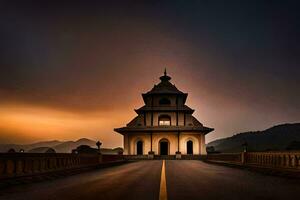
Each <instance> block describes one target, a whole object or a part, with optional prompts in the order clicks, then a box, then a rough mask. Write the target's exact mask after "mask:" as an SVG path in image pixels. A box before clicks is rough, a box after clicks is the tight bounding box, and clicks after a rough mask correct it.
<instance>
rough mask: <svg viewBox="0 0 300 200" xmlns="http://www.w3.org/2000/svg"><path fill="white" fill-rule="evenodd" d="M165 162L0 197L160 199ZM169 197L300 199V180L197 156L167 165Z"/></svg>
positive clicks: (84, 175)
mask: <svg viewBox="0 0 300 200" xmlns="http://www.w3.org/2000/svg"><path fill="white" fill-rule="evenodd" d="M161 170H162V161H159V160H154V161H139V162H133V163H128V164H124V165H120V166H115V167H111V168H106V169H100V170H96V171H91V172H86V173H82V174H78V175H73V176H69V177H65V178H60V179H56V180H51V181H45V182H40V183H32V184H26V185H18V186H13V187H11V188H6V189H3V190H0V199H1V200H10V199H22V200H35V199H38V200H43V199H49V200H50V199H51V200H60V199H74V200H77V199H78V200H79V199H80V200H89V199H100V200H111V199H137V200H148V199H151V200H154V199H158V198H159V191H160V181H161ZM165 173H166V176H165V177H166V188H167V198H168V200H178V199H183V200H192V199H197V200H198V199H205V200H210V199H256V200H260V199H272V200H274V199H290V198H293V199H298V198H299V195H300V181H299V180H296V179H287V178H282V177H273V176H267V175H262V174H259V173H255V172H250V171H247V170H241V169H235V168H230V167H224V166H220V165H212V164H207V163H203V162H201V161H194V160H170V161H166V163H165Z"/></svg>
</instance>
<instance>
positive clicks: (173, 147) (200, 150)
mask: <svg viewBox="0 0 300 200" xmlns="http://www.w3.org/2000/svg"><path fill="white" fill-rule="evenodd" d="M125 137H126V136H125ZM125 137H124V141H125ZM162 139H166V140H168V142H169V155H175V154H176V151H177V150H178V136H177V133H176V132H170V133H166V132H161V133H153V135H152V151H154V153H155V155H159V154H160V146H159V142H160V141H161V140H162ZM189 140H191V141H192V142H193V154H194V155H199V154H201V155H205V154H206V147H205V135H204V134H199V133H198V134H196V133H188V132H186V133H184V132H182V133H180V137H179V151H180V152H181V153H182V154H187V142H188V141H189ZM138 141H142V142H143V154H144V155H147V154H148V152H149V151H151V136H150V133H149V134H145V133H140V134H138V133H135V134H131V135H130V136H128V145H127V146H125V145H124V154H125V155H136V154H137V146H136V143H137V142H138ZM124 144H125V143H124Z"/></svg>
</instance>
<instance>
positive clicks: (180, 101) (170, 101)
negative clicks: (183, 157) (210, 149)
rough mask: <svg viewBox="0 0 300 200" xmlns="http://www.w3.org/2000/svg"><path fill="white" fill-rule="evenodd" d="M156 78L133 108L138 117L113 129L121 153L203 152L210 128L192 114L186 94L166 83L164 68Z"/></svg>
mask: <svg viewBox="0 0 300 200" xmlns="http://www.w3.org/2000/svg"><path fill="white" fill-rule="evenodd" d="M160 80H161V82H160V83H159V84H158V85H154V87H153V88H152V90H150V91H149V92H147V93H144V94H142V97H143V100H144V103H145V105H144V106H143V107H141V108H139V109H137V110H135V112H136V113H137V114H138V116H137V117H135V118H134V119H133V120H132V121H131V122H129V123H128V124H127V126H126V127H122V128H116V129H115V131H116V132H118V133H120V134H122V135H123V136H124V154H125V155H144V154H148V153H152V154H153V153H154V154H158V155H171V154H175V153H176V152H178V153H179V152H181V153H182V154H197V155H199V154H206V149H205V135H206V134H207V133H209V132H211V131H213V129H212V128H208V127H205V126H203V125H202V124H201V123H200V122H199V121H198V120H197V119H196V118H195V117H193V116H192V114H193V112H194V110H193V109H191V108H190V107H188V106H187V105H185V102H186V98H187V96H188V94H187V93H183V92H181V91H179V90H178V89H177V88H176V87H175V85H173V84H172V83H170V80H171V77H169V76H168V75H167V73H166V71H165V73H164V75H163V76H161V77H160Z"/></svg>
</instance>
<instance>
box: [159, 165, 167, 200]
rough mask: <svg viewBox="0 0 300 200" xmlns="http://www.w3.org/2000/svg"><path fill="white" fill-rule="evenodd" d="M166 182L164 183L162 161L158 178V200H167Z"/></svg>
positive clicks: (164, 176) (164, 169)
mask: <svg viewBox="0 0 300 200" xmlns="http://www.w3.org/2000/svg"><path fill="white" fill-rule="evenodd" d="M167 199H168V198H167V182H166V167H165V160H163V163H162V168H161V177H160V190H159V200H167Z"/></svg>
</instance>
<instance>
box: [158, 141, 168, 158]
mask: <svg viewBox="0 0 300 200" xmlns="http://www.w3.org/2000/svg"><path fill="white" fill-rule="evenodd" d="M159 149H160V155H169V141H168V140H167V139H162V140H160V141H159Z"/></svg>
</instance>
